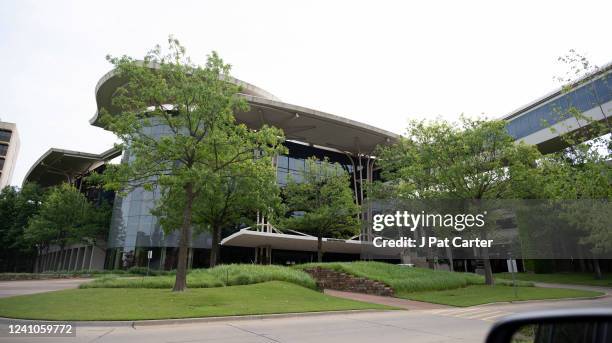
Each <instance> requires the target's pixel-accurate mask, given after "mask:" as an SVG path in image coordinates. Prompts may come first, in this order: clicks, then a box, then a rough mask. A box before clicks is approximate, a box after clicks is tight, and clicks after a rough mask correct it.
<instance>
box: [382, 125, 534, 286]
mask: <svg viewBox="0 0 612 343" xmlns="http://www.w3.org/2000/svg"><path fill="white" fill-rule="evenodd" d="M378 156H379V162H378V163H379V165H380V167H381V168H382V170H383V178H384V180H385V181H386V183H385V184H383V185H382V187H384V188H385V189H386V190H387V191H388V194H390V195H391V196H395V197H399V198H404V199H463V200H465V201H466V202H467V203H468V204H473V205H475V206H477V205H478V204H479V202H480V201H481V200H489V199H512V198H516V197H517V196H520V194H521V193H522V192H523V190H524V188H525V187H526V185H527V184H528V183H526V182H525V181H526V180H529V179H530V177H529V175H530V174H531V173H534V171H533V168H534V166H535V162H536V160H537V159H538V158H539V157H540V154H539V153H538V151H537V150H536V148H535V147H533V146H528V145H525V144H523V143H518V144H517V143H515V142H514V138H512V137H511V136H510V135H509V134H508V133H507V132H506V129H505V122H503V121H487V120H483V119H477V120H473V119H468V118H465V117H462V118H461V121H460V123H449V122H446V121H440V120H438V121H433V122H426V121H412V122H410V124H409V126H408V129H407V135H406V137H405V138H402V139H400V140H399V141H398V142H397V143H396V144H394V145H392V146H388V147H380V148H379V151H378ZM485 234H486V232H485ZM481 238H483V239H486V237H481ZM482 256H483V260H484V267H485V279H486V283H487V284H493V283H494V279H493V274H492V269H491V263H490V260H489V257H488V251H487V249H483V251H482Z"/></svg>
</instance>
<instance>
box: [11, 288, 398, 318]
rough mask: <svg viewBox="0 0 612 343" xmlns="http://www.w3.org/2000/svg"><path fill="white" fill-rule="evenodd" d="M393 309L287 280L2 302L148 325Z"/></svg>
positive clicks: (28, 314) (20, 312)
mask: <svg viewBox="0 0 612 343" xmlns="http://www.w3.org/2000/svg"><path fill="white" fill-rule="evenodd" d="M364 309H380V310H384V309H393V308H391V307H388V306H383V305H376V304H369V303H364V302H358V301H352V300H347V299H341V298H335V297H331V296H327V295H325V294H323V293H321V292H317V291H315V290H312V289H308V288H305V287H302V286H298V285H296V284H292V283H288V282H283V281H270V282H263V283H258V284H253V285H244V286H232V287H216V288H197V289H196V288H194V289H190V290H188V291H186V292H180V293H175V292H172V291H171V290H170V289H132V288H89V289H71V290H64V291H56V292H48V293H41V294H33V295H23V296H16V297H9V298H3V299H0V316H1V317H10V318H28V319H46V320H144V319H162V318H192V317H212V316H234V315H249V314H271V313H292V312H318V311H339V310H364Z"/></svg>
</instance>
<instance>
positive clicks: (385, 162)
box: [378, 117, 540, 199]
mask: <svg viewBox="0 0 612 343" xmlns="http://www.w3.org/2000/svg"><path fill="white" fill-rule="evenodd" d="M505 125H506V124H505V122H504V121H489V120H484V119H477V120H473V119H469V118H466V117H462V118H461V121H460V122H459V123H449V122H445V121H440V120H438V121H432V122H427V121H411V122H410V124H409V126H408V129H407V134H406V137H405V138H402V139H400V141H399V142H398V143H397V144H394V145H391V146H381V147H380V148H379V151H378V155H379V156H380V161H379V165H380V167H381V168H382V170H383V177H384V179H385V181H390V182H388V183H387V184H386V185H384V184H383V185H379V186H380V187H384V188H385V191H386V192H389V191H391V193H390V194H391V196H395V197H399V198H405V199H432V198H433V199H504V198H510V199H512V198H515V197H516V195H517V193H520V191H521V190H522V189H523V187H525V186H527V185H525V184H524V181H525V180H526V179H528V177H527V176H528V175H529V173H530V172H531V171H532V170H533V167H534V165H535V161H536V160H537V159H538V158H539V157H540V154H539V153H538V151H537V149H536V148H535V147H534V146H528V145H525V144H523V143H519V144H516V143H515V142H514V138H513V137H511V136H510V135H509V134H508V133H507V132H506V128H505ZM378 194H380V193H378Z"/></svg>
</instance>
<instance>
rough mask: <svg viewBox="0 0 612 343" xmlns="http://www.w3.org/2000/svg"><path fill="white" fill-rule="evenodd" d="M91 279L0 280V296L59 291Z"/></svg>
mask: <svg viewBox="0 0 612 343" xmlns="http://www.w3.org/2000/svg"><path fill="white" fill-rule="evenodd" d="M91 280H92V279H86V278H74V279H49V280H19V281H1V282H0V298H4V297H12V296H16V295H24V294H34V293H43V292H51V291H59V290H61V289H69V288H77V287H79V285H80V284H82V283H84V282H88V281H91Z"/></svg>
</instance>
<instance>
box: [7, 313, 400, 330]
mask: <svg viewBox="0 0 612 343" xmlns="http://www.w3.org/2000/svg"><path fill="white" fill-rule="evenodd" d="M383 312H394V310H347V311H321V312H292V313H276V314H255V315H244V316H223V317H202V318H179V319H150V320H110V321H109V320H101V321H85V320H84V321H74V320H62V321H59V320H45V319H40V320H38V319H18V318H6V317H0V324H8V323H13V324H15V323H16V322H17V323H20V324H33V323H40V322H45V323H54V322H57V323H67V322H70V323H73V324H74V325H75V326H77V327H132V328H136V327H144V326H158V325H180V324H196V323H215V322H224V321H243V320H263V319H279V318H296V317H314V316H328V315H338V314H341V315H342V314H359V313H383Z"/></svg>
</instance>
